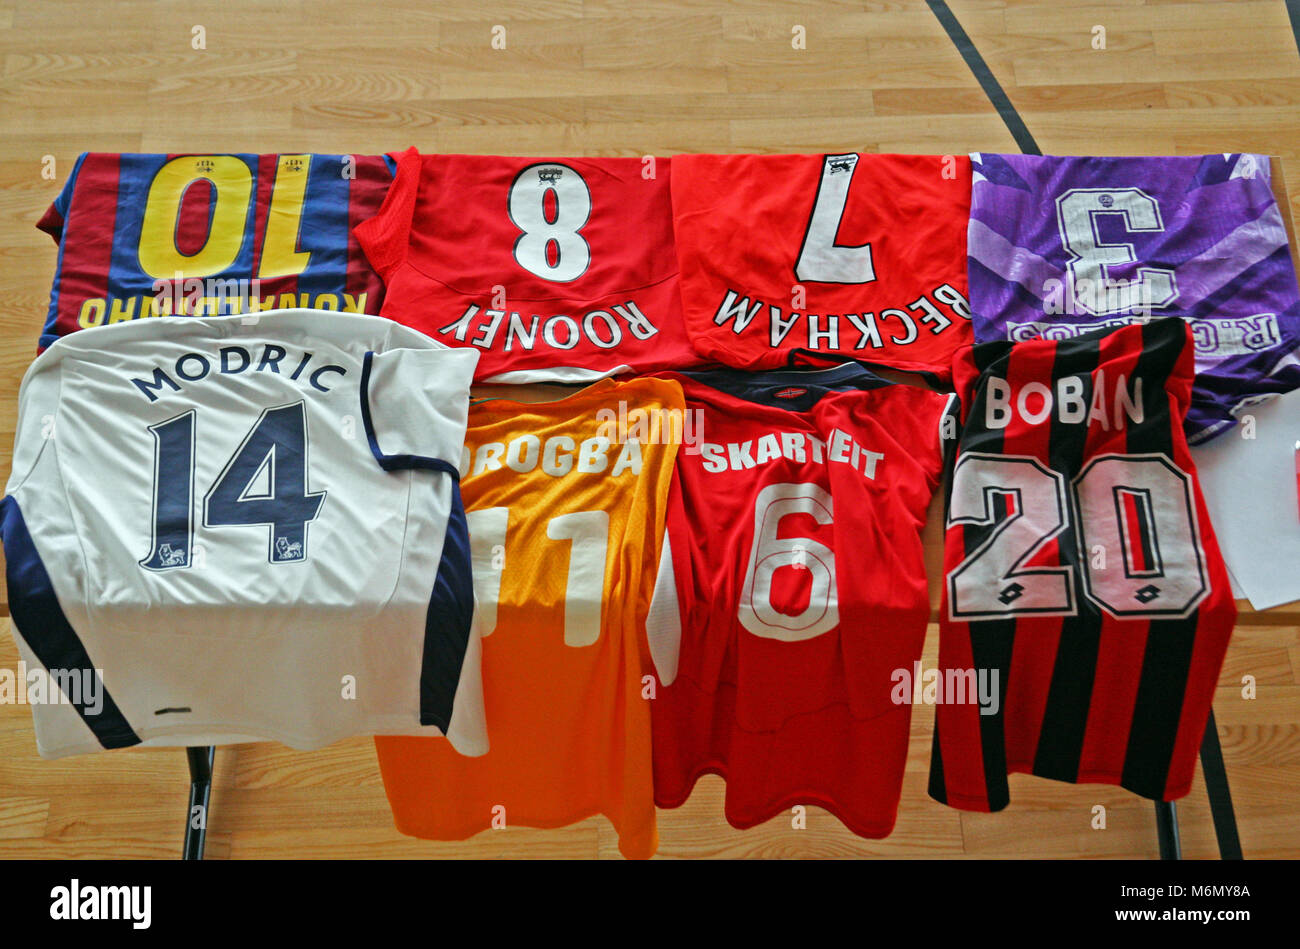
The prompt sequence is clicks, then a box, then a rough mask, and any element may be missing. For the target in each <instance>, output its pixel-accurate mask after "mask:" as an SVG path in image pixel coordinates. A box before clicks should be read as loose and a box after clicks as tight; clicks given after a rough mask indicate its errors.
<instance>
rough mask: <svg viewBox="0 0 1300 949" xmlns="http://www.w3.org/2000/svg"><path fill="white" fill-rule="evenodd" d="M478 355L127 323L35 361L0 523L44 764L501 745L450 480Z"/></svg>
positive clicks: (382, 330) (386, 341) (280, 314)
mask: <svg viewBox="0 0 1300 949" xmlns="http://www.w3.org/2000/svg"><path fill="white" fill-rule="evenodd" d="M476 361H477V353H475V352H474V351H472V350H470V349H448V348H447V347H445V346H443V345H442V344H440V343H437V342H435V341H433V340H432V339H430V338H428V337H426V336H424V335H423V334H421V333H418V332H416V331H414V330H411V329H408V328H406V327H403V326H400V325H398V324H396V323H393V322H391V321H389V320H386V319H380V318H377V317H371V316H360V315H353V314H346V313H337V312H331V311H324V310H278V311H269V312H264V313H261V314H255V315H249V316H231V317H214V318H205V319H158V320H142V321H138V322H131V323H120V324H116V325H111V326H104V327H101V328H97V329H93V330H88V331H86V332H82V333H76V334H73V335H71V336H69V337H67V338H64V339H61V340H59V341H58V342H56V343H54V344H53V345H52V346H51V347H50V348H49V349H47V350H46V351H45V352H44V353H43V354H42V355H40V356H39V357H37V359H36V360H35V362H33V363H32V365H31V367H30V368H29V369H28V371H27V375H26V376H25V378H24V379H23V384H22V389H21V391H20V394H19V414H18V429H17V435H16V438H15V444H14V463H13V474H12V475H11V477H10V479H9V484H8V489H7V490H8V495H9V496H8V497H7V498H5V499H4V501H3V502H0V506H2V509H3V534H4V547H5V557H6V559H7V561H8V582H9V608H10V613H11V616H12V617H13V622H14V635H15V638H16V639H17V641H18V647H19V651H20V654H21V658H22V662H23V665H24V666H25V668H24V669H20V670H19V671H20V673H22V674H20V675H19V676H18V677H16V678H17V680H18V688H19V689H20V690H21V691H24V692H25V693H26V694H25V698H26V699H27V701H28V702H29V703H31V704H32V706H33V717H34V719H35V724H36V740H37V746H38V748H39V750H40V753H41V754H42V755H43V756H45V757H49V758H54V757H60V756H63V755H71V754H78V753H82V752H89V751H96V750H99V749H101V748H120V747H126V746H130V745H137V744H143V745H205V744H221V743H231V742H244V741H258V740H265V739H274V740H278V741H281V742H284V743H285V744H287V745H291V746H293V747H295V748H303V749H307V748H316V747H320V746H322V745H325V744H328V743H329V742H332V741H335V740H337V739H339V738H343V737H345V736H348V735H358V734H393V735H398V734H401V735H419V734H426V735H438V734H446V735H447V737H448V738H449V739H450V740H451V743H452V745H453V746H454V747H455V748H456V749H457V750H459V751H461V752H463V753H466V754H482V753H483V752H484V751H486V750H487V736H486V730H485V726H484V721H483V703H482V691H481V682H480V677H479V642H478V638H477V636H471V635H470V621H471V617H472V613H473V605H474V600H473V590H472V584H471V579H470V553H469V540H468V534H467V531H466V527H465V515H464V509H463V507H462V505H461V500H460V490H459V486H458V480H457V479H458V476H457V473H456V469H455V467H454V463H455V461H456V460H458V459H459V457H460V452H461V446H462V444H463V442H464V436H465V423H466V415H467V412H468V407H469V384H470V380H471V378H472V377H473V374H474V367H475V363H476Z"/></svg>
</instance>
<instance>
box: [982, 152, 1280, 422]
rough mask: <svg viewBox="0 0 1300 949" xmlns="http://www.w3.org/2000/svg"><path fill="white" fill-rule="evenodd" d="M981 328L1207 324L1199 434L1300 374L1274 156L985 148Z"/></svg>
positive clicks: (1196, 417) (1195, 412)
mask: <svg viewBox="0 0 1300 949" xmlns="http://www.w3.org/2000/svg"><path fill="white" fill-rule="evenodd" d="M971 163H972V177H973V186H972V191H971V216H970V228H969V232H968V255H969V272H970V302H971V310H972V314H973V316H972V323H973V326H974V331H975V339H976V341H977V342H987V341H989V340H995V339H1011V340H1021V339H1031V338H1033V337H1036V336H1045V337H1048V338H1051V339H1065V338H1068V337H1071V336H1077V335H1078V334H1080V333H1084V332H1088V331H1090V330H1095V329H1098V328H1100V327H1102V326H1119V325H1124V324H1127V323H1135V322H1144V321H1146V320H1151V319H1159V318H1162V317H1179V318H1182V319H1184V320H1187V321H1188V322H1189V323H1190V324H1191V326H1192V333H1193V338H1194V340H1195V345H1196V373H1197V375H1196V386H1195V389H1194V390H1193V393H1192V405H1191V409H1190V411H1189V412H1188V415H1187V422H1186V431H1187V436H1188V439H1189V440H1190V441H1192V442H1199V441H1205V440H1207V439H1210V438H1213V437H1214V436H1216V435H1218V434H1221V433H1222V432H1224V431H1227V430H1228V429H1229V428H1231V427H1232V425H1233V424H1234V422H1235V421H1236V414H1237V413H1238V412H1240V411H1241V410H1243V409H1244V408H1245V407H1246V406H1248V405H1251V404H1253V403H1255V402H1258V401H1259V400H1260V399H1261V398H1267V397H1270V396H1273V395H1277V394H1280V393H1282V392H1288V391H1290V390H1292V389H1295V388H1297V387H1300V289H1298V288H1297V285H1296V275H1295V268H1294V266H1293V265H1292V262H1291V253H1290V248H1289V246H1288V243H1287V236H1286V228H1285V227H1284V226H1283V223H1282V216H1281V213H1280V211H1279V209H1278V206H1277V201H1276V200H1275V199H1274V197H1273V189H1272V183H1271V177H1270V170H1269V160H1268V157H1267V156H1264V155H1251V154H1225V155H1204V156H1192V157H1186V158H1068V157H1057V156H1040V155H995V154H987V153H983V154H982V153H978V152H976V153H974V154H972V155H971Z"/></svg>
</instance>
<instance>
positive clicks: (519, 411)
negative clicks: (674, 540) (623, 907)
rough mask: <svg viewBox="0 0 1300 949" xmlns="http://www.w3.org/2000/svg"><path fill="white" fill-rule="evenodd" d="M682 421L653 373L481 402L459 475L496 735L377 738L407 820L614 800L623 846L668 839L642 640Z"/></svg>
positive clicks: (588, 807) (499, 819)
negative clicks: (468, 743) (455, 742)
mask: <svg viewBox="0 0 1300 949" xmlns="http://www.w3.org/2000/svg"><path fill="white" fill-rule="evenodd" d="M674 417H675V418H676V421H675V422H674V421H673V419H674ZM628 419H630V420H631V422H630V424H625V422H626V421H627V420H628ZM682 423H683V419H682V397H681V389H680V388H679V386H678V385H677V384H676V383H675V382H669V381H665V380H662V379H650V378H645V379H636V380H632V381H630V382H625V383H618V382H614V381H613V380H611V379H603V380H601V381H599V382H597V383H595V384H594V385H592V386H590V387H588V388H586V389H583V390H582V391H580V392H578V393H575V394H574V395H571V396H569V397H568V398H565V399H561V400H560V401H557V402H547V403H538V404H525V403H520V402H514V401H508V400H504V399H492V400H488V401H484V402H480V403H476V404H475V405H474V406H473V407H472V408H471V410H470V418H469V430H468V432H467V434H466V449H465V456H464V459H463V461H462V463H461V474H462V479H463V484H464V492H465V495H464V496H465V505H466V508H467V509H468V511H469V530H470V543H471V546H472V548H473V555H474V587H475V593H476V600H477V608H476V611H475V626H476V628H477V629H478V630H479V632H480V633H481V634H482V636H483V689H484V697H485V702H484V710H485V712H486V714H487V717H488V723H489V728H490V731H491V738H492V748H491V750H490V751H489V752H488V753H487V754H486V755H484V756H483V757H482V758H476V759H473V760H472V761H471V760H470V759H468V758H463V757H461V756H458V755H455V754H452V753H451V752H450V750H449V749H448V748H447V747H446V745H445V743H444V742H438V741H430V740H424V739H403V738H377V739H376V740H375V744H376V747H377V749H378V753H379V766H380V771H381V773H382V774H383V779H384V787H385V789H386V790H387V792H388V799H389V802H390V803H391V804H392V808H393V815H394V817H395V819H396V823H397V828H398V830H400V831H401V832H402V833H405V834H410V835H412V836H416V837H426V838H432V839H435V840H463V839H465V838H467V837H470V836H472V835H473V834H476V833H478V832H479V831H481V830H486V829H487V828H489V827H494V826H507V827H508V826H514V825H522V826H528V827H559V826H563V825H566V824H571V823H573V822H575V821H578V820H582V819H583V818H586V817H590V816H592V815H594V814H604V815H605V816H606V817H608V818H609V820H610V821H611V822H612V823H613V825H614V827H615V829H616V830H617V832H618V837H619V849H620V850H621V851H622V853H623V854H624V855H625V856H627V857H632V858H640V857H649V856H651V855H652V854H653V853H654V852H655V849H656V848H657V846H658V838H657V832H656V829H655V814H654V800H653V798H654V794H653V787H652V784H651V758H650V709H649V708H648V707H647V702H646V701H645V699H643V698H642V697H641V688H642V685H641V677H642V674H643V670H644V663H645V661H646V657H645V653H644V649H643V646H642V641H643V638H644V624H645V618H646V613H647V611H648V609H649V604H650V596H651V593H652V591H653V588H654V577H655V572H656V570H657V566H658V554H659V546H660V543H661V537H662V535H663V521H664V509H665V502H666V498H667V493H668V486H669V480H670V477H671V472H672V466H673V458H674V456H675V455H676V452H677V441H676V440H677V439H679V438H680V432H681V431H682V429H681V425H682ZM645 426H650V427H648V428H647V427H645ZM674 426H676V427H674ZM665 433H667V435H665ZM642 434H645V435H646V437H647V439H648V440H647V441H646V443H644V444H643V443H642V442H641V441H638V440H637V439H638V438H639V437H640V436H641V435H642ZM625 436H626V437H625Z"/></svg>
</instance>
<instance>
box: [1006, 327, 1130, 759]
mask: <svg viewBox="0 0 1300 949" xmlns="http://www.w3.org/2000/svg"><path fill="white" fill-rule="evenodd" d="M1105 335H1106V334H1105V333H1087V334H1085V335H1083V336H1080V337H1077V338H1076V339H1069V340H1062V341H1060V342H1058V343H1057V344H1056V354H1055V358H1054V359H1053V361H1052V370H1051V386H1052V392H1053V395H1055V393H1056V391H1057V386H1056V383H1057V380H1058V379H1062V378H1064V377H1066V376H1079V377H1080V378H1081V380H1082V382H1083V399H1084V403H1085V404H1086V405H1088V406H1091V405H1092V396H1093V377H1092V372H1093V370H1095V369H1096V368H1097V366H1098V364H1099V363H1100V361H1101V339H1102V337H1103V336H1105ZM1110 383H1111V380H1110V379H1107V380H1106V384H1107V385H1108V386H1109V385H1110ZM1107 404H1109V402H1108V403H1107ZM1051 426H1052V431H1051V440H1050V442H1049V443H1048V449H1047V451H1048V459H1047V460H1048V466H1049V467H1050V468H1051V469H1052V470H1053V471H1059V472H1060V473H1061V474H1063V475H1064V476H1065V481H1066V484H1067V486H1068V485H1069V484H1070V482H1071V481H1072V480H1073V478H1074V476H1075V475H1077V474H1078V473H1079V470H1080V469H1081V468H1082V467H1083V463H1084V453H1085V450H1086V443H1087V438H1088V428H1089V423H1088V419H1087V416H1086V415H1085V417H1084V420H1083V422H1079V423H1073V424H1071V423H1066V422H1062V421H1061V413H1060V406H1059V405H1058V406H1057V407H1056V410H1055V411H1053V413H1052V418H1051ZM1067 490H1068V488H1067ZM1071 507H1072V505H1070V504H1069V503H1068V499H1067V509H1071ZM1077 529H1078V525H1076V524H1074V523H1073V518H1071V524H1070V526H1069V528H1068V529H1067V530H1065V531H1063V532H1062V533H1061V535H1060V537H1059V538H1058V541H1059V544H1058V546H1059V548H1060V554H1061V558H1060V562H1061V564H1062V565H1069V566H1070V567H1072V568H1073V585H1074V600H1075V603H1076V604H1077V610H1076V612H1075V615H1074V616H1065V617H1062V618H1061V635H1060V641H1059V643H1060V644H1059V646H1058V647H1057V651H1056V663H1055V665H1054V666H1053V668H1052V681H1051V684H1050V685H1049V686H1048V692H1047V703H1046V705H1045V706H1044V709H1043V720H1042V726H1041V729H1040V731H1039V735H1038V748H1037V749H1036V753H1035V755H1034V774H1038V775H1042V776H1043V777H1047V778H1056V779H1058V780H1061V781H1076V780H1077V779H1078V776H1079V757H1080V755H1081V753H1082V751H1083V739H1084V735H1085V733H1086V732H1087V727H1088V713H1089V711H1090V710H1091V705H1092V688H1093V683H1094V680H1095V678H1096V672H1097V650H1098V646H1099V644H1100V641H1101V614H1100V611H1098V609H1097V607H1096V606H1094V605H1093V603H1092V601H1091V600H1089V599H1088V598H1087V597H1085V596H1084V595H1083V578H1082V570H1083V569H1085V568H1086V566H1087V564H1086V563H1081V562H1080V552H1079V545H1078V543H1077V542H1076V534H1075V532H1076V530H1077ZM1084 556H1086V553H1085V554H1084ZM1022 648H1042V646H1041V645H1040V644H1038V643H1027V644H1026V645H1025V646H1024V647H1022Z"/></svg>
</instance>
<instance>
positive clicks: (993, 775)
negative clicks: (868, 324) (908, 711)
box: [929, 342, 1016, 811]
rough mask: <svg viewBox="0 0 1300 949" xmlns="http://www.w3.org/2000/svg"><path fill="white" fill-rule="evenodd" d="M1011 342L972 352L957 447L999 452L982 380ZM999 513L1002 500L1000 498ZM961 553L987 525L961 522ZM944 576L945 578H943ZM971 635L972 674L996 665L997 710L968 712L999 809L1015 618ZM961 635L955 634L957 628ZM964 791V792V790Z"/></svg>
mask: <svg viewBox="0 0 1300 949" xmlns="http://www.w3.org/2000/svg"><path fill="white" fill-rule="evenodd" d="M1010 348H1011V347H1010V345H1009V344H1007V343H1002V342H995V343H989V344H987V345H981V346H976V347H975V349H974V350H973V357H974V360H975V364H976V366H977V368H978V369H979V370H980V372H981V377H980V385H978V386H977V388H976V389H975V392H974V394H973V395H972V397H971V399H970V405H968V406H964V407H963V408H964V409H965V412H966V424H965V426H964V427H963V429H962V432H961V444H960V451H961V452H966V451H987V452H1000V451H1001V450H1002V445H1003V436H1002V431H1001V430H1000V429H999V430H991V429H989V428H987V427H986V426H985V425H984V424H983V423H982V419H983V418H984V414H985V404H986V402H987V395H986V392H987V380H988V377H989V375H990V374H998V372H997V370H996V369H994V368H993V367H995V366H997V365H998V363H999V361H1000V360H1001V361H1002V365H1005V357H1006V355H1007V354H1008V353H1009V352H1010ZM946 490H947V493H946V495H945V498H944V518H945V522H946V520H947V512H948V507H949V505H950V503H951V500H952V478H951V477H949V478H948V485H947V489H946ZM1000 503H1001V508H1000V510H1001V511H1002V512H1004V511H1005V502H1000ZM958 530H960V531H961V536H962V546H963V555H968V554H970V552H971V551H972V550H974V549H975V548H976V547H977V546H979V544H980V542H981V541H982V540H983V539H984V535H985V534H986V533H987V531H986V530H980V529H979V528H975V527H969V526H967V527H960V528H958ZM946 582H947V581H946V577H945V583H946ZM966 628H967V629H968V630H969V635H970V653H971V661H972V662H973V663H974V667H975V674H976V676H977V677H978V676H979V675H981V673H982V674H984V675H989V674H990V673H991V672H992V671H994V670H996V672H997V675H998V710H997V712H996V714H993V715H982V714H980V713H979V710H978V708H977V707H975V706H971V708H970V714H974V715H976V716H978V718H979V731H980V756H981V759H982V761H983V768H984V795H985V799H986V800H987V802H988V806H989V810H993V811H999V810H1002V808H1004V807H1006V806H1007V804H1008V803H1010V800H1011V795H1010V789H1009V787H1008V785H1007V751H1006V729H1005V715H1006V697H1007V680H1008V678H1009V676H1008V673H1009V672H1010V669H1011V655H1012V649H1013V647H1014V645H1015V631H1016V622H1015V620H1014V619H1007V620H981V621H979V622H973V623H970V624H967V626H966ZM958 635H960V633H958ZM940 748H941V745H940V739H939V719H938V716H936V717H935V735H934V740H933V745H932V751H931V762H930V787H929V792H930V796H931V797H933V798H935V799H936V800H938V801H942V802H944V803H947V794H946V790H945V789H946V785H945V784H944V769H943V762H942V755H941V753H940ZM967 793H969V792H967Z"/></svg>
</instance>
